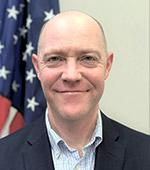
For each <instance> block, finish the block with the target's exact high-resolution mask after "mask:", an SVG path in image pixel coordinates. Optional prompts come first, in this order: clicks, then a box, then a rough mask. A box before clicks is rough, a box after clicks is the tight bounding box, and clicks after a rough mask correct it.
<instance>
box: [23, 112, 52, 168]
mask: <svg viewBox="0 0 150 170" xmlns="http://www.w3.org/2000/svg"><path fill="white" fill-rule="evenodd" d="M32 125H33V128H32V129H31V132H30V134H29V137H28V139H27V141H26V144H25V147H24V149H23V159H24V163H25V167H26V169H27V170H47V169H50V170H54V165H53V161H52V154H51V147H50V144H49V140H48V136H47V132H46V126H45V116H44V115H43V116H42V118H40V119H39V120H38V121H35V123H34V124H32Z"/></svg>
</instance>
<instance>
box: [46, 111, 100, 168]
mask: <svg viewBox="0 0 150 170" xmlns="http://www.w3.org/2000/svg"><path fill="white" fill-rule="evenodd" d="M45 121H46V128H47V132H48V137H49V140H50V143H51V150H52V157H53V162H54V167H55V170H94V164H95V151H96V147H97V146H98V145H99V144H100V143H101V142H102V121H101V115H100V113H99V114H98V119H97V123H96V128H95V130H94V132H93V135H92V138H91V140H90V142H89V143H88V144H87V145H86V146H84V148H83V156H82V157H80V155H79V153H78V151H77V150H76V149H73V148H71V147H69V146H68V145H67V144H66V143H65V141H64V140H63V139H62V138H61V137H60V136H59V135H58V134H57V133H56V132H55V131H54V130H53V129H52V128H51V125H50V122H49V119H48V112H47V111H46V116H45Z"/></svg>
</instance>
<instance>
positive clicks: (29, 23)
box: [26, 14, 32, 29]
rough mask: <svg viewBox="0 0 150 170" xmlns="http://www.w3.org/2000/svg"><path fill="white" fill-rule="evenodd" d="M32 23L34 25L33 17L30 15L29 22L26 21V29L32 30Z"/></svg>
mask: <svg viewBox="0 0 150 170" xmlns="http://www.w3.org/2000/svg"><path fill="white" fill-rule="evenodd" d="M31 23H32V18H31V15H30V14H29V15H28V18H27V20H26V27H27V28H28V29H30V27H31Z"/></svg>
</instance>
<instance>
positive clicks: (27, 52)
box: [23, 42, 34, 61]
mask: <svg viewBox="0 0 150 170" xmlns="http://www.w3.org/2000/svg"><path fill="white" fill-rule="evenodd" d="M32 50H34V47H33V46H32V42H29V43H28V44H27V45H26V51H25V52H24V53H23V61H26V60H27V55H29V56H31V53H32Z"/></svg>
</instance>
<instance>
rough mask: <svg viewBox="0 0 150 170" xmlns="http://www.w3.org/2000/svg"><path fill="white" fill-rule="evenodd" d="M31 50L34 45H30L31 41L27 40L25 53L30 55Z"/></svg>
mask: <svg viewBox="0 0 150 170" xmlns="http://www.w3.org/2000/svg"><path fill="white" fill-rule="evenodd" d="M32 50H34V47H33V46H32V42H29V43H28V44H27V45H26V53H27V54H28V55H31V53H32Z"/></svg>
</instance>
